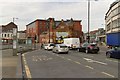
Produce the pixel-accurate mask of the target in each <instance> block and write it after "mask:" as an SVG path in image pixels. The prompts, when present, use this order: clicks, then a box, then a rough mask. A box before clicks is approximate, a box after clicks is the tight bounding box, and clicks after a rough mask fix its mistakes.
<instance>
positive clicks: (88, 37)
mask: <svg viewBox="0 0 120 80" xmlns="http://www.w3.org/2000/svg"><path fill="white" fill-rule="evenodd" d="M94 1H98V0H94ZM87 39H88V43H89V42H90V0H88V36H87Z"/></svg>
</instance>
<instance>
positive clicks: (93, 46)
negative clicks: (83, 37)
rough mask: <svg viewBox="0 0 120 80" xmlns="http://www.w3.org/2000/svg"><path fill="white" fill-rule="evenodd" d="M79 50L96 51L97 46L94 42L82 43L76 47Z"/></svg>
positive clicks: (97, 50)
mask: <svg viewBox="0 0 120 80" xmlns="http://www.w3.org/2000/svg"><path fill="white" fill-rule="evenodd" d="M78 51H79V52H85V53H98V52H99V47H98V46H97V44H96V43H87V42H85V43H83V44H82V45H81V47H80V48H79V49H78Z"/></svg>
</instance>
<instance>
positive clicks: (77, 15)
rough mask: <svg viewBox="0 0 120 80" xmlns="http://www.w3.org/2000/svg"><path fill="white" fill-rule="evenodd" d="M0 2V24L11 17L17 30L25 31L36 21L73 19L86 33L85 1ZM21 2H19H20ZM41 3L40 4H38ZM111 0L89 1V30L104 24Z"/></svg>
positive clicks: (8, 20) (18, 0)
mask: <svg viewBox="0 0 120 80" xmlns="http://www.w3.org/2000/svg"><path fill="white" fill-rule="evenodd" d="M5 1H6V0H4V1H2V0H1V1H0V4H1V5H0V9H1V12H2V13H0V17H1V18H0V21H1V19H2V22H1V23H0V24H6V23H8V22H10V21H12V18H13V17H17V18H19V19H18V20H15V22H16V23H17V24H18V26H19V29H20V30H21V29H22V30H23V29H25V26H26V25H27V24H29V23H30V22H32V21H34V20H36V19H47V18H49V17H54V18H55V19H56V20H61V19H64V20H66V19H70V18H71V17H72V18H73V19H77V20H82V25H83V31H87V1H86V0H82V1H80V0H70V1H68V0H61V1H59V0H51V2H50V1H48V0H45V1H44V2H42V1H43V0H39V1H37V0H35V1H34V2H32V1H31V0H29V1H28V0H27V1H26V0H24V1H23V0H15V1H14V0H12V1H11V2H5ZM20 1H21V2H20ZM40 1H41V2H40ZM111 3H112V0H99V1H93V0H91V16H90V20H91V23H90V24H91V25H90V26H91V28H90V29H91V30H93V29H95V28H98V27H99V26H101V24H104V16H105V13H106V12H107V10H108V9H109V6H110V4H111Z"/></svg>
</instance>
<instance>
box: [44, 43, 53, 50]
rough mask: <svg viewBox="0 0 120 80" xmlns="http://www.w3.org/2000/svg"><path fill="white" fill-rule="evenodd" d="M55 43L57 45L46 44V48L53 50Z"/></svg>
mask: <svg viewBox="0 0 120 80" xmlns="http://www.w3.org/2000/svg"><path fill="white" fill-rule="evenodd" d="M54 45H55V44H54V43H48V44H44V49H45V50H52V49H53V47H54Z"/></svg>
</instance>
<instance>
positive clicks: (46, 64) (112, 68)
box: [23, 49, 118, 78]
mask: <svg viewBox="0 0 120 80" xmlns="http://www.w3.org/2000/svg"><path fill="white" fill-rule="evenodd" d="M23 58H24V64H25V71H26V75H27V78H118V60H117V59H112V58H106V56H105V50H101V51H100V52H99V54H86V53H82V52H77V51H75V50H70V51H69V53H68V54H56V53H53V52H52V51H46V50H43V49H42V50H41V49H40V50H36V51H32V52H28V53H25V54H24V56H23Z"/></svg>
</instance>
